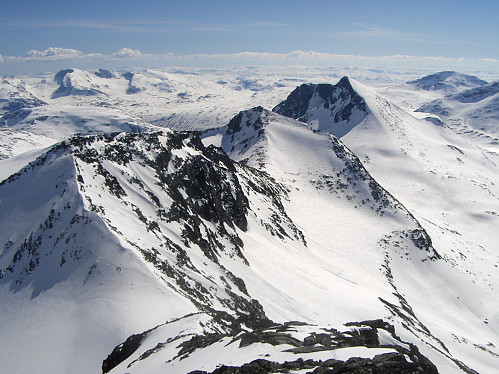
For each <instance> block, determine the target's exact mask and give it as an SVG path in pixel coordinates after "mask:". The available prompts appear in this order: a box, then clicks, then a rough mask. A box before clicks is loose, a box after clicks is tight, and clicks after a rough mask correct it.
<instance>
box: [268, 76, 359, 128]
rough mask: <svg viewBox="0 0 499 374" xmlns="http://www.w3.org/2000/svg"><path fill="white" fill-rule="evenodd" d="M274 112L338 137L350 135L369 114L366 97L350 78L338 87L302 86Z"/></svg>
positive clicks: (325, 85)
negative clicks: (359, 92) (354, 86)
mask: <svg viewBox="0 0 499 374" xmlns="http://www.w3.org/2000/svg"><path fill="white" fill-rule="evenodd" d="M273 111H274V112H276V113H279V114H282V115H283V116H286V117H291V118H295V119H298V120H300V121H302V122H306V123H308V124H309V125H310V126H311V127H312V128H313V129H315V130H321V131H327V132H330V133H332V134H333V135H336V136H338V137H341V136H343V135H345V134H346V133H348V132H349V131H350V130H351V129H352V128H353V127H355V126H356V125H358V124H359V123H360V122H362V121H363V120H364V118H365V117H366V116H367V114H368V109H367V105H366V102H365V100H364V98H363V97H362V96H360V95H359V94H358V93H357V91H356V90H355V89H354V88H353V86H352V84H351V82H350V80H349V78H348V77H343V78H341V79H340V80H339V82H338V83H336V84H335V85H332V84H302V85H301V86H299V87H297V88H296V89H295V90H294V91H293V92H291V93H290V94H289V96H288V97H287V98H286V100H284V101H283V102H281V103H280V104H279V105H277V106H276V107H275V108H274V109H273Z"/></svg>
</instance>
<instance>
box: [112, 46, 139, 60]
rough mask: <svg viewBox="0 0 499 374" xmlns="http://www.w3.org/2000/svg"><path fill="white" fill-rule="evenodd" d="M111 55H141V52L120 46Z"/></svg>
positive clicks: (123, 56)
mask: <svg viewBox="0 0 499 374" xmlns="http://www.w3.org/2000/svg"><path fill="white" fill-rule="evenodd" d="M113 56H115V57H120V58H129V57H141V56H143V54H142V52H140V51H139V50H137V49H131V48H121V49H120V50H119V51H118V52H115V53H113Z"/></svg>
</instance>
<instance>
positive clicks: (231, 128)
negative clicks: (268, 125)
mask: <svg viewBox="0 0 499 374" xmlns="http://www.w3.org/2000/svg"><path fill="white" fill-rule="evenodd" d="M264 111H266V110H265V109H263V108H262V107H261V106H257V107H254V108H251V109H248V110H243V111H240V112H239V113H238V114H237V115H236V116H235V117H234V118H232V119H231V120H230V122H229V124H228V125H227V135H232V134H235V133H236V132H239V131H241V130H243V128H245V127H252V128H253V129H254V130H258V129H260V128H261V127H262V120H261V115H262V113H263V112H264Z"/></svg>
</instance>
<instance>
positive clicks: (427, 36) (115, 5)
mask: <svg viewBox="0 0 499 374" xmlns="http://www.w3.org/2000/svg"><path fill="white" fill-rule="evenodd" d="M0 10H1V11H0V33H1V35H2V37H1V38H0V74H9V72H10V71H12V72H13V73H17V72H18V70H23V69H24V70H36V69H40V70H46V69H47V68H52V67H56V65H57V66H59V65H60V66H63V65H64V66H69V65H72V66H73V65H75V64H76V65H78V64H82V65H85V64H86V65H96V66H97V65H102V66H113V65H120V64H121V65H141V64H142V65H147V64H157V65H161V64H163V65H168V64H175V65H182V64H183V63H184V64H186V65H196V64H203V63H204V64H207V63H209V64H217V63H219V64H230V63H231V62H233V63H235V64H240V63H243V62H244V61H248V62H251V63H253V64H255V63H258V62H259V61H260V62H262V63H272V62H274V63H279V64H282V63H285V62H289V63H294V64H299V63H300V62H303V63H306V64H310V63H314V61H315V62H317V63H318V64H319V63H326V61H338V63H344V64H355V63H359V64H372V65H376V64H377V65H380V66H381V65H383V64H393V60H394V61H395V62H398V63H399V64H402V65H403V64H404V63H405V64H412V65H415V67H418V65H425V66H431V63H432V61H433V63H434V64H435V65H445V64H446V63H448V64H449V65H452V64H457V65H458V66H459V64H461V65H463V66H464V67H465V66H467V65H472V66H475V67H476V68H479V67H480V66H482V67H483V68H488V69H489V70H494V69H495V70H499V26H498V24H499V22H498V14H499V1H498V0H475V1H464V0H454V1H444V0H440V1H439V0H433V1H426V0H418V1H404V0H399V1H373V0H371V1H364V0H356V1H352V0H349V1H343V0H329V1H326V0H301V1H295V0H287V1H281V0H275V1H273V0H267V1H261V0H252V1H250V0H247V1H237V0H232V1H225V0H220V1H209V0H204V1H196V0H183V1H180V0H178V1H168V0H166V1H159V0H142V1H140V2H139V1H129V0H121V1H106V0H100V1H96V0H88V1H84V0H79V1H68V0H67V1H64V2H63V1H49V0H48V1H42V0H36V1H35V0H32V1H27V0H15V1H13V0H0ZM246 52H251V53H246ZM394 56H395V57H394ZM335 59H336V60H335ZM347 60H348V61H347Z"/></svg>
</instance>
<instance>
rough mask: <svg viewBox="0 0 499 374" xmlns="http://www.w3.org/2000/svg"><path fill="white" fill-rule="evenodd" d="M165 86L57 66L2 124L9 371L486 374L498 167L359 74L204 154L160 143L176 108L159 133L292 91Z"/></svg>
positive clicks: (182, 137)
mask: <svg viewBox="0 0 499 374" xmlns="http://www.w3.org/2000/svg"><path fill="white" fill-rule="evenodd" d="M70 70H72V69H70ZM168 74H169V73H164V72H154V71H143V72H141V73H139V72H134V73H130V74H128V73H127V72H124V73H123V72H114V71H112V72H110V71H105V70H99V71H98V72H96V73H94V74H91V73H89V72H82V71H77V70H72V71H64V72H61V73H60V74H59V76H58V77H56V80H54V79H53V78H52V77H53V76H52V77H51V79H50V80H46V81H45V82H42V81H41V80H39V79H38V78H37V79H38V80H37V79H35V80H33V81H31V83H30V84H29V87H30V89H29V90H27V92H34V94H33V96H34V97H35V98H40V99H39V100H43V101H44V102H47V103H48V104H47V105H43V104H40V103H38V104H37V105H36V106H32V107H25V108H20V109H16V110H28V111H29V113H28V114H27V116H26V117H25V118H23V119H20V120H19V121H18V120H17V119H15V118H16V117H15V116H10V114H9V118H6V117H5V116H4V118H6V119H8V120H9V121H11V122H9V123H5V124H4V125H3V128H2V130H5V131H6V132H5V134H9V135H8V136H11V137H14V136H16V135H17V134H19V138H20V139H22V140H21V141H18V143H16V144H17V145H18V148H17V149H18V151H16V150H15V149H16V148H15V147H13V146H12V145H13V144H14V143H13V142H11V143H10V144H11V145H10V147H11V148H10V149H11V151H10V153H5V154H6V157H8V158H5V159H4V160H2V161H0V167H1V168H2V170H1V172H2V174H1V175H0V177H2V180H3V182H0V212H2V214H0V227H2V230H1V231H0V300H1V303H0V320H2V321H5V323H2V324H1V325H0V334H1V336H2V337H4V339H2V341H3V342H4V343H3V344H1V347H0V348H1V349H0V352H1V353H0V362H1V363H2V369H5V370H6V371H8V372H21V373H31V372H34V371H36V372H41V373H52V372H68V371H71V372H81V373H88V372H100V371H101V368H102V369H103V370H105V371H106V372H108V371H109V372H111V373H113V372H115V373H119V372H130V373H156V372H158V371H165V372H172V373H177V372H178V373H184V372H188V371H191V370H203V371H209V372H211V371H213V370H215V369H216V368H217V367H218V366H220V365H232V366H242V365H245V364H248V365H250V366H249V367H253V369H254V365H260V364H261V365H274V364H275V365H282V364H283V362H284V361H289V362H295V363H294V364H293V365H298V366H296V367H294V369H292V370H294V371H292V372H304V371H306V370H313V369H314V368H319V367H321V365H324V364H323V363H324V362H329V363H330V364H331V365H347V366H348V365H354V367H357V368H360V367H361V366H359V365H374V363H375V362H377V363H378V364H380V365H381V363H383V365H388V366H386V367H390V366H389V365H395V366H392V370H396V369H393V368H397V369H400V368H402V367H403V366H404V365H409V366H410V365H411V363H412V364H414V365H416V363H418V362H423V361H424V362H426V361H425V360H426V359H424V357H427V358H428V359H430V360H431V362H432V363H433V364H435V365H436V367H437V368H438V370H439V371H440V372H445V373H447V372H463V371H465V372H473V370H474V371H477V372H483V373H487V372H493V370H495V367H497V357H499V356H498V354H499V352H498V351H497V346H498V344H499V338H498V336H497V330H498V329H497V326H498V324H499V315H498V313H497V310H499V305H498V301H497V298H496V297H495V296H496V293H497V291H496V288H497V286H498V281H499V275H498V272H497V266H498V265H499V261H498V260H499V255H498V253H497V246H496V243H497V242H498V239H499V237H498V234H497V232H496V230H494V228H495V227H497V223H498V220H499V214H498V212H499V201H498V197H497V196H499V191H498V190H497V188H498V187H497V186H499V176H498V172H497V170H498V169H497V164H498V162H499V160H498V156H497V155H496V154H494V153H491V152H487V151H485V150H484V149H483V148H480V147H478V146H476V145H475V143H474V141H473V139H470V138H465V137H463V136H462V135H459V134H456V133H455V132H453V131H452V129H451V128H449V127H447V126H445V125H442V123H441V122H438V121H437V120H435V121H434V122H430V121H427V120H425V119H422V118H421V117H425V116H428V115H424V116H421V115H419V116H418V115H417V114H414V113H410V112H408V111H406V110H404V109H403V108H402V107H400V106H398V105H396V104H394V103H393V102H392V101H391V100H389V99H387V98H386V97H383V96H381V95H380V94H378V93H377V92H376V91H375V90H373V89H371V88H369V87H366V86H364V85H362V84H360V83H358V82H356V81H354V80H352V79H348V78H343V79H341V81H340V82H339V83H338V84H336V85H330V86H326V85H322V84H319V85H304V86H301V88H302V90H303V91H304V92H305V91H306V93H307V94H306V95H302V96H301V97H302V98H303V97H305V99H304V100H302V101H301V102H300V105H298V106H294V105H286V104H285V103H284V104H283V103H281V104H279V105H278V107H283V108H291V109H293V110H292V113H295V112H296V113H295V114H296V116H297V117H299V118H301V119H302V120H307V121H309V122H310V123H308V124H306V123H303V122H299V121H297V120H294V119H291V118H287V117H283V116H282V115H279V114H277V113H273V112H269V111H267V110H265V109H264V108H263V107H254V108H253V109H251V110H244V111H241V112H240V113H239V114H237V115H236V116H235V117H233V118H232V119H231V120H229V119H227V121H226V122H223V123H222V124H226V126H224V127H222V128H219V129H212V130H210V131H207V132H204V133H203V134H202V135H201V136H202V137H203V139H202V140H201V139H200V138H199V137H198V134H196V133H177V132H173V131H170V130H166V129H163V130H157V127H154V126H152V125H150V124H148V119H147V118H148V116H150V117H149V118H150V119H152V118H153V117H154V118H156V119H157V121H156V120H154V121H155V123H161V121H163V120H162V119H161V118H163V119H164V117H163V114H161V113H163V112H161V110H162V109H161V108H159V109H158V107H157V105H156V104H157V103H162V102H163V103H164V102H165V101H164V100H165V97H169V96H168V95H171V96H172V97H176V98H175V102H173V101H172V102H170V103H172V105H171V110H172V111H173V110H175V111H179V108H183V109H182V110H181V111H179V113H180V114H175V115H174V116H172V117H171V118H170V119H168V120H167V121H166V122H163V124H166V123H167V122H168V123H169V124H170V125H172V126H173V127H175V126H178V127H182V126H183V125H181V124H180V123H181V121H182V120H180V118H186V122H185V124H186V127H189V128H193V125H192V124H193V123H196V122H195V121H196V120H197V119H198V118H205V120H203V121H200V122H198V123H197V125H196V126H199V127H198V128H199V129H203V128H211V127H214V126H215V124H218V122H219V121H222V120H223V119H224V118H228V117H227V116H228V115H229V113H230V112H231V111H232V110H233V109H234V108H236V107H237V106H238V105H241V103H244V102H251V103H258V100H264V99H265V98H266V99H269V103H272V105H274V104H276V103H278V102H279V101H280V100H281V99H282V98H279V97H278V94H279V92H281V93H282V92H284V91H286V90H288V92H289V89H288V87H289V85H291V84H293V85H294V84H296V81H283V80H279V79H276V78H275V77H270V78H267V79H268V80H261V81H258V80H252V79H247V78H246V77H242V76H236V77H235V78H234V80H233V81H231V80H224V81H221V80H220V79H219V78H220V77H217V76H216V74H215V75H209V79H207V80H206V79H201V80H200V82H199V83H196V84H195V85H193V83H192V82H193V81H194V80H195V77H190V76H188V75H185V74H178V75H175V74H172V75H168ZM215 77H216V79H218V80H215ZM154 79H157V81H154ZM182 80H184V81H183V83H182ZM33 82H35V83H33ZM151 82H155V83H154V84H153V83H151ZM268 82H274V83H276V82H284V83H283V87H278V86H274V88H266V87H269V85H266V83H268ZM298 83H302V82H301V81H300V82H298ZM182 84H185V86H182ZM203 85H205V86H204V88H203V89H205V90H206V92H208V91H210V90H211V91H212V92H216V93H217V95H218V94H220V96H219V97H205V98H202V99H201V98H200V97H197V98H196V99H195V100H194V98H193V97H192V93H193V92H202V90H203V89H202V88H201V86H203ZM33 87H35V88H33ZM61 87H62V88H61ZM182 87H186V88H188V89H186V90H185V91H184V90H182ZM193 87H194V88H193ZM235 87H240V90H237V89H235ZM485 87H486V86H485ZM274 89H275V90H274ZM224 90H227V91H224ZM58 91H59V92H58ZM163 91H164V92H166V94H163V93H161V94H160V92H163ZM170 91H171V92H170ZM55 92H58V93H57V94H56V95H55V96H54V93H55ZM117 92H121V94H120V95H117V94H116V93H117ZM184 92H185V94H184ZM203 92H204V91H203ZM236 92H242V93H241V95H236V94H235V93H236ZM425 92H426V91H425ZM156 93H157V95H156ZM179 93H180V94H181V95H179ZM35 94H36V95H35ZM254 94H255V95H256V97H252V96H253V95H254ZM309 94H310V95H309ZM155 95H156V98H154V97H155ZM224 95H228V97H229V98H228V99H227V102H224V104H223V105H220V106H219V107H218V108H213V109H212V110H213V113H211V114H209V111H210V109H209V108H210V106H212V105H213V103H215V102H217V101H219V100H220V99H221V98H222V97H224ZM408 95H409V94H408ZM482 96H483V95H482ZM155 100H157V101H155ZM245 100H247V101H245ZM132 103H134V104H136V106H131V104H132ZM111 104H112V105H111ZM125 108H130V110H128V109H127V110H124V109H125ZM148 108H149V109H148ZM294 108H298V109H299V110H296V111H294ZM16 110H14V111H10V112H8V113H14V112H15V111H16ZM148 110H150V111H149V112H148ZM5 113H7V112H5ZM182 113H184V114H185V117H183V116H184V114H182ZM159 114H161V115H160V116H159V117H158V115H159ZM234 114H235V113H234ZM298 114H299V116H298ZM213 116H215V117H217V116H218V119H217V120H215V121H214V120H213V118H215V117H213ZM45 117H46V118H45ZM42 118H44V119H42ZM433 118H437V117H436V116H434V117H433ZM111 119H114V120H115V121H114V122H113V121H111ZM170 120H171V121H170ZM16 121H17V122H16ZM154 121H153V122H154ZM175 121H177V122H175ZM179 121H180V122H179ZM331 121H332V122H331ZM14 122H15V123H14ZM187 123H189V125H187ZM122 130H125V131H126V132H124V133H120V134H118V133H116V131H122ZM138 130H140V131H139V132H137V131H138ZM7 131H9V132H7ZM335 131H338V132H337V133H336V134H337V135H341V136H342V138H341V140H339V139H338V138H336V137H335V136H334V135H332V134H330V133H329V132H331V133H335ZM76 132H79V133H84V134H89V133H90V135H78V136H74V137H71V138H69V139H67V140H65V141H63V142H62V143H57V144H56V145H54V146H52V147H51V148H50V149H48V150H39V149H38V150H37V149H33V150H32V151H31V152H30V153H23V152H22V150H23V149H24V150H26V149H27V148H28V147H33V148H34V147H40V148H41V147H46V146H49V145H50V144H53V143H55V142H57V141H59V140H61V139H62V138H66V137H69V136H71V135H72V134H74V133H76ZM6 139H8V137H7V136H6ZM22 142H25V143H24V144H28V145H26V146H23V143H22ZM29 142H33V143H32V145H29V144H30V143H29ZM343 142H344V143H345V144H346V145H347V146H348V148H347V147H345V146H344V144H343ZM35 143H36V144H35ZM203 143H204V144H203ZM209 144H217V145H220V146H221V148H222V149H217V148H215V147H213V146H209ZM6 149H8V148H6ZM12 150H13V151H12ZM16 154H17V156H15V157H10V156H11V155H16ZM28 161H32V162H31V163H30V164H29V165H27V166H26V167H25V168H22V169H21V167H22V165H23V164H25V163H26V162H28ZM15 171H19V172H18V173H17V174H14V175H12V176H10V177H8V175H10V174H11V173H12V172H15ZM378 319H381V320H382V321H378ZM289 321H295V322H289ZM296 321H301V322H296ZM375 321H377V322H375ZM352 322H353V324H352ZM386 322H389V324H387V323H386ZM318 337H319V338H318ZM269 339H270V340H269ZM276 339H277V340H276ZM314 339H315V340H314ZM329 341H331V342H332V343H331V342H330V343H328V342H329ZM411 344H413V345H414V346H412V345H411ZM416 346H417V347H418V349H419V351H417V353H416V350H415V349H416V348H415V347H416ZM114 347H116V348H114ZM222 347H223V354H222V353H221V352H222ZM310 347H312V348H310ZM411 347H414V348H411ZM113 348H114V350H113ZM290 349H291V350H293V349H294V350H295V351H288V350H290ZM404 349H405V350H404ZM24 352H30V355H31V356H32V357H33V360H30V361H25V360H23V361H22V362H23V364H22V365H24V366H20V365H19V362H20V359H19V358H20V357H21V355H23V354H25V353H24ZM396 352H398V353H396ZM419 352H420V353H419ZM379 354H382V355H383V354H388V355H383V356H377V355H379ZM266 355H269V356H266ZM353 356H357V357H365V358H366V360H364V361H358V360H350V358H352V357H353ZM106 357H107V358H106ZM265 357H267V358H268V360H267V361H269V362H274V364H269V363H268V362H263V361H262V362H260V361H257V362H256V363H255V362H254V360H257V359H265ZM376 357H377V358H376ZM300 358H301V359H303V360H309V359H310V360H311V361H310V362H309V366H307V367H306V368H305V367H300V366H299V365H300V364H299V362H303V361H299V359H300ZM331 359H334V360H339V362H340V363H338V362H333V361H329V360H331ZM319 360H321V362H322V363H320V362H319ZM430 364H431V363H429V364H428V366H426V369H427V370H428V371H429V372H431V371H430V370H431V368H432V367H433V366H432V365H433V364H431V365H430ZM251 365H253V366H251ZM355 365H357V366H355ZM414 365H413V366H411V368H412V369H411V370H414V372H417V370H419V369H418V368H417V367H416V366H417V365H416V366H414ZM324 367H325V366H323V368H324ZM329 367H332V366H329ZM279 368H282V367H281V366H273V369H272V368H271V369H269V370H270V372H272V370H273V371H276V370H278V369H279ZM247 369H248V367H247ZM248 370H249V369H248Z"/></svg>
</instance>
